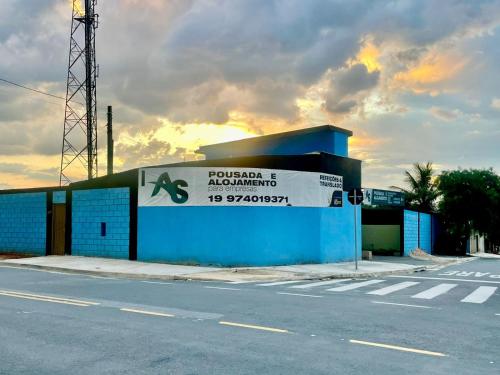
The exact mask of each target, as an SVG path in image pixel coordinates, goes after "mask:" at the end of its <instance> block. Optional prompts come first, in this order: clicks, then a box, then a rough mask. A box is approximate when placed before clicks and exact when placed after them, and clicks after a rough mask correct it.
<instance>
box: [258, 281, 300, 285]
mask: <svg viewBox="0 0 500 375" xmlns="http://www.w3.org/2000/svg"><path fill="white" fill-rule="evenodd" d="M303 281H304V280H289V281H275V282H273V283H265V284H257V285H258V286H275V285H287V284H296V283H301V282H303Z"/></svg>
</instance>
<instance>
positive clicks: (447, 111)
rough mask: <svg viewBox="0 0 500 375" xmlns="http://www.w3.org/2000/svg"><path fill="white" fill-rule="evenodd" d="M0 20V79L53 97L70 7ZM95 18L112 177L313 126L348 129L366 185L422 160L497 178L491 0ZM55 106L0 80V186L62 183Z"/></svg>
mask: <svg viewBox="0 0 500 375" xmlns="http://www.w3.org/2000/svg"><path fill="white" fill-rule="evenodd" d="M0 12H1V13H2V21H1V22H0V55H1V56H2V59H1V60H0V72H1V74H0V76H1V77H0V78H6V79H10V80H12V81H15V82H20V83H22V84H25V85H28V86H30V87H34V88H37V89H40V90H43V91H48V92H50V93H53V94H56V95H59V96H64V95H65V79H66V69H67V61H68V56H67V54H68V48H69V29H70V22H71V20H70V17H71V8H70V6H69V4H68V1H67V0H40V1H25V0H5V1H2V2H0ZM97 12H98V13H99V15H100V25H99V28H98V29H97V31H96V36H97V39H96V46H97V61H98V63H99V65H100V77H99V79H98V83H97V84H98V90H97V92H98V105H99V108H98V109H99V112H98V113H99V114H98V117H99V131H100V132H101V134H103V133H102V132H103V131H104V119H105V111H106V106H107V105H113V108H114V121H115V122H114V129H115V140H116V157H117V160H116V167H117V169H118V170H126V169H128V168H133V167H136V166H140V165H145V164H147V165H151V164H160V163H167V162H175V161H182V160H194V159H195V158H198V157H200V156H199V155H197V154H195V150H196V149H197V148H198V147H199V146H200V145H202V144H209V143H217V142H223V141H228V140H234V139H238V138H245V137H250V136H255V135H262V134H270V133H273V132H279V131H286V130H294V129H298V128H301V127H307V126H314V125H322V124H325V123H333V124H335V125H337V126H341V127H345V128H348V129H351V130H353V132H354V137H353V138H352V139H351V143H350V144H351V147H352V150H353V154H352V155H353V156H354V157H359V158H362V159H364V160H365V161H366V163H364V164H363V168H364V169H363V176H364V177H363V180H364V183H366V184H367V186H373V185H377V186H379V187H387V186H390V185H394V184H399V182H398V179H400V178H401V172H402V167H401V166H403V165H410V164H411V163H413V162H415V161H420V160H421V158H422V157H423V155H425V159H426V160H427V159H429V158H431V159H432V160H433V161H434V162H435V164H437V165H443V166H453V165H455V166H459V165H460V166H462V167H469V166H484V167H490V166H491V167H494V168H497V169H500V161H499V159H498V151H497V149H498V144H499V143H500V133H499V132H498V116H497V114H498V109H499V108H500V103H499V99H498V86H499V85H500V77H499V75H498V61H499V58H500V53H499V49H498V45H499V43H500V3H499V2H492V1H466V0H463V1H439V2H436V1H431V0H418V1H417V0H412V1H405V2H396V3H394V2H373V1H363V0H353V1H343V2H339V1H334V0H331V1H330V0H310V1H302V0H291V1H286V2H283V1H278V0H241V1H233V0H172V1H168V2H167V1H162V0H147V1H139V0H107V1H101V2H98V3H97ZM63 111H64V102H62V103H61V101H59V100H57V99H54V98H48V97H43V96H39V95H38V94H34V93H30V92H27V91H25V90H22V89H19V88H16V87H12V86H7V85H4V84H0V177H1V178H4V180H5V182H4V185H3V186H7V185H8V186H35V185H36V186H41V185H54V184H57V183H58V173H57V170H58V168H59V163H60V160H59V153H60V149H61V141H62V125H63V117H64V112H63ZM472 135H473V136H472ZM103 141H104V137H100V138H99V151H100V152H101V155H103V153H104V152H105V143H104V142H103ZM470 150H479V151H476V152H475V153H473V152H472V151H470ZM34 162H36V165H34V164H33V163H34ZM104 162H105V160H104V158H101V161H100V167H101V172H102V171H104V170H105V169H104V168H105V163H104ZM16 168H17V169H16ZM398 176H399V177H398ZM83 177H84V176H82V178H83Z"/></svg>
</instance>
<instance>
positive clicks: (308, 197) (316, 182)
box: [138, 167, 343, 207]
mask: <svg viewBox="0 0 500 375" xmlns="http://www.w3.org/2000/svg"><path fill="white" fill-rule="evenodd" d="M342 183H343V181H342V176H336V175H331V174H325V173H316V172H299V171H287V170H280V169H260V168H211V167H184V168H175V167H174V168H172V167H171V168H163V167H162V168H142V169H140V170H139V197H138V198H139V201H138V205H139V206H298V207H329V206H333V203H332V200H333V195H334V191H342Z"/></svg>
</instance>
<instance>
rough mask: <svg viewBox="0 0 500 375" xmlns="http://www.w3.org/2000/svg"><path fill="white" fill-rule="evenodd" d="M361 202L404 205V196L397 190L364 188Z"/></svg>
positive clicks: (380, 204)
mask: <svg viewBox="0 0 500 375" xmlns="http://www.w3.org/2000/svg"><path fill="white" fill-rule="evenodd" d="M364 198H365V199H364V201H363V203H365V204H368V205H371V206H396V207H403V206H404V205H405V196H404V194H403V193H401V192H399V191H391V190H380V189H364Z"/></svg>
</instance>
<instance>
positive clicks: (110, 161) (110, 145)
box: [107, 105, 114, 175]
mask: <svg viewBox="0 0 500 375" xmlns="http://www.w3.org/2000/svg"><path fill="white" fill-rule="evenodd" d="M107 128H108V134H107V135H108V175H111V174H113V154H114V144H113V143H114V141H113V108H112V107H111V106H110V105H108V126H107Z"/></svg>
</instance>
